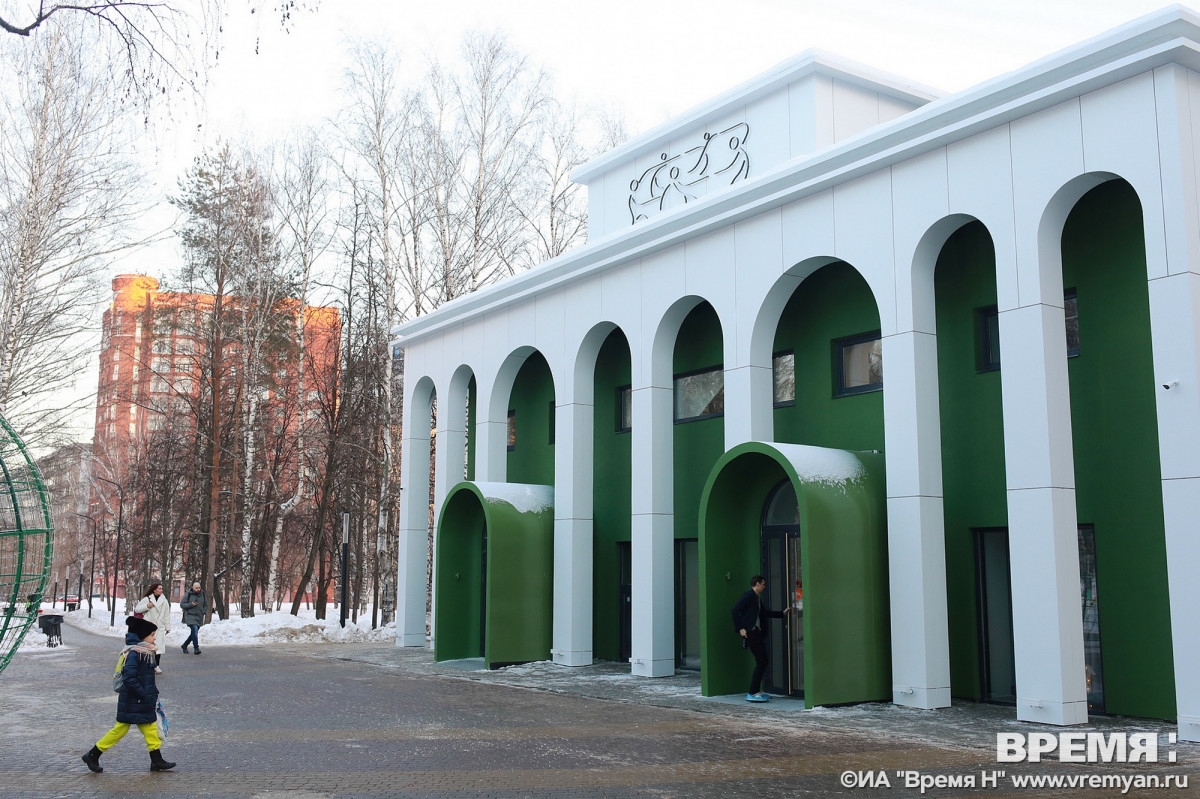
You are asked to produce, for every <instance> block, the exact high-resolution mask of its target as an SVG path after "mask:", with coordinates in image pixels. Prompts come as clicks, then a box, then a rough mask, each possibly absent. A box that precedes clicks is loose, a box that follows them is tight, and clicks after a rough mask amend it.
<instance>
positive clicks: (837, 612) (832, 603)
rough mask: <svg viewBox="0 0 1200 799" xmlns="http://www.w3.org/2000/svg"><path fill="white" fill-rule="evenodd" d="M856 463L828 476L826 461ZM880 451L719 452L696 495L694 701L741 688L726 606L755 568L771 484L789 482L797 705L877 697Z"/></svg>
mask: <svg viewBox="0 0 1200 799" xmlns="http://www.w3.org/2000/svg"><path fill="white" fill-rule="evenodd" d="M831 458H833V459H836V461H838V462H841V463H845V462H847V460H848V461H849V462H850V463H854V464H857V467H856V470H857V474H855V475H854V476H853V477H849V478H847V479H833V478H831V477H830V472H829V470H828V468H827V464H828V463H829V462H830V459H831ZM883 474H884V462H883V456H882V455H877V454H870V453H850V452H839V451H831V450H828V449H826V448H821V447H808V446H797V445H788V444H767V443H761V442H749V443H746V444H741V445H738V446H737V447H734V448H733V449H732V450H730V451H729V452H727V453H726V454H725V455H723V456H722V457H721V459H720V460H719V461H718V462H717V464H716V465H715V466H714V468H713V470H712V474H711V476H710V477H709V479H708V481H707V482H706V485H705V489H704V495H703V499H702V520H703V522H702V525H701V530H700V574H701V581H702V589H703V590H702V591H701V600H700V614H701V651H702V653H703V660H704V668H703V670H702V672H701V689H702V693H703V694H704V695H705V696H716V695H722V694H732V693H740V692H742V691H744V690H745V689H746V685H747V682H748V679H749V675H750V671H751V670H752V668H753V662H752V660H751V658H750V657H749V656H748V655H747V653H746V650H744V649H743V648H742V647H741V645H740V641H739V640H738V637H737V635H736V633H735V632H734V630H733V627H732V622H731V620H730V616H729V610H730V608H731V607H732V606H733V604H734V602H736V601H737V598H738V597H739V596H740V595H741V594H742V592H743V591H745V590H746V586H747V585H748V583H749V578H750V576H751V575H753V574H755V573H757V572H759V571H760V569H761V553H760V548H759V529H760V525H761V522H762V512H763V505H764V503H765V502H766V500H767V497H768V495H769V493H770V491H771V489H772V488H773V487H774V486H775V485H776V484H778V483H779V482H780V481H781V480H783V479H784V478H787V479H790V480H791V482H792V485H793V487H794V488H795V490H796V495H797V499H798V501H799V507H800V528H801V561H802V566H801V569H802V573H803V577H802V579H803V582H804V640H805V651H804V699H805V704H806V705H807V706H808V707H814V706H816V705H824V704H842V703H847V702H864V701H877V700H884V699H889V698H890V697H891V650H890V627H889V619H888V578H887V518H886V497H885V488H884V479H883Z"/></svg>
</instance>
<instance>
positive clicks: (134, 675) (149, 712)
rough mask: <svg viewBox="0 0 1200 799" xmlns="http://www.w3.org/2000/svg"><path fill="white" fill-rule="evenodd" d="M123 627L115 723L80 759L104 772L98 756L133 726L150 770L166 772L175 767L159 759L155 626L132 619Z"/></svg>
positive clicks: (144, 620)
mask: <svg viewBox="0 0 1200 799" xmlns="http://www.w3.org/2000/svg"><path fill="white" fill-rule="evenodd" d="M125 624H126V626H127V627H128V628H129V632H127V633H126V634H125V645H126V647H128V654H127V655H126V656H125V665H124V667H123V668H122V669H121V676H122V677H123V680H124V682H123V684H122V685H121V691H120V695H119V696H118V698H117V724H116V726H115V727H113V728H112V729H111V730H109V731H108V732H107V733H106V734H105V735H104V737H103V738H101V739H100V740H99V741H97V742H96V745H95V746H93V747H92V749H91V751H90V752H88V753H87V754H86V755H84V756H83V762H84V763H86V764H87V767H88V768H90V769H91V770H92V771H95V772H97V773H99V772H101V771H104V769H103V768H102V767H101V766H100V755H102V754H104V753H105V752H107V751H108V750H109V749H110V748H112V747H113V746H115V745H116V743H117V741H119V740H121V739H122V738H124V737H125V733H127V732H129V725H131V724H136V725H137V728H138V731H139V732H141V734H142V737H143V738H145V739H146V748H147V749H149V750H150V770H151V771H166V770H168V769H172V768H174V767H175V764H174V763H170V762H168V761H166V760H164V759H163V756H162V751H161V747H162V739H160V738H159V737H158V725H157V724H156V717H155V712H156V708H157V706H158V686H157V685H155V683H154V654H155V653H154V636H155V633H156V631H157V630H158V627H157V625H155V624H154V623H153V622H150V621H147V620H146V619H139V618H137V617H135V616H130V617H129V618H127V619H126V620H125Z"/></svg>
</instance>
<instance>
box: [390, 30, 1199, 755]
mask: <svg viewBox="0 0 1200 799" xmlns="http://www.w3.org/2000/svg"><path fill="white" fill-rule="evenodd" d="M1193 108H1196V109H1200V17H1198V16H1197V15H1196V14H1195V13H1193V12H1191V11H1189V10H1186V9H1182V8H1178V7H1175V8H1171V9H1167V10H1164V11H1162V12H1159V13H1156V14H1154V15H1151V16H1149V17H1146V18H1144V19H1141V20H1138V21H1135V22H1133V23H1130V24H1129V25H1126V26H1124V27H1122V28H1120V29H1118V30H1115V31H1113V32H1112V33H1109V34H1106V35H1104V36H1102V37H1099V38H1097V39H1094V40H1091V41H1088V42H1085V43H1083V44H1081V45H1078V46H1076V47H1073V48H1071V49H1069V50H1066V51H1064V52H1062V53H1060V54H1058V55H1055V56H1052V57H1050V58H1046V59H1043V60H1042V61H1039V62H1037V63H1034V64H1032V65H1030V66H1028V67H1026V68H1024V69H1022V70H1019V71H1017V72H1014V73H1011V74H1008V75H1004V76H1001V77H998V78H996V79H994V80H992V81H989V82H987V83H985V84H982V85H980V86H978V87H975V88H973V89H970V90H967V91H964V92H961V93H958V94H954V95H951V96H948V97H942V98H937V97H936V96H935V95H934V94H933V93H932V92H930V91H928V90H926V89H923V88H921V87H917V86H914V85H912V84H910V83H907V82H905V81H902V80H899V79H897V78H894V77H890V76H886V75H882V74H879V73H875V72H873V71H870V70H866V69H864V68H861V67H859V66H856V65H852V64H847V63H844V62H842V61H840V60H838V59H836V58H833V57H830V56H827V55H824V54H819V53H818V54H807V55H803V56H800V57H798V58H797V59H795V60H793V61H789V62H787V63H785V64H782V65H780V66H779V67H777V68H776V69H774V70H772V71H770V72H769V73H767V74H765V75H763V76H761V77H759V78H756V79H755V80H752V81H750V82H749V83H746V84H744V85H742V86H739V87H737V88H736V89H733V90H731V91H729V92H726V93H724V94H722V95H720V96H718V97H716V98H715V99H713V100H712V101H710V102H708V103H706V104H704V105H702V106H700V107H698V108H696V109H694V110H692V111H691V112H689V113H687V114H684V115H683V116H681V117H680V118H678V119H676V120H673V121H672V122H670V123H668V124H667V125H664V126H662V127H660V128H657V129H655V130H653V131H651V132H649V133H647V134H645V135H644V136H641V137H640V138H638V139H636V140H634V141H632V142H630V143H628V144H627V145H625V146H623V147H621V148H619V149H617V150H615V151H613V152H611V153H609V154H607V155H605V156H603V157H601V158H599V159H597V160H596V161H594V162H593V163H591V164H589V165H588V166H586V167H584V168H583V169H581V170H580V171H579V172H578V173H577V174H576V175H575V178H576V179H577V180H578V181H580V182H583V183H585V184H586V185H587V187H588V192H589V211H590V216H589V220H590V241H589V243H588V244H587V245H586V246H584V247H580V248H579V249H577V250H574V251H572V252H570V253H567V254H566V255H564V256H561V257H559V258H556V259H554V260H552V261H549V262H547V263H545V264H542V265H541V266H539V267H538V268H536V269H534V270H532V271H531V272H528V273H526V274H523V275H520V276H518V277H516V278H512V279H510V280H507V281H505V282H503V283H500V284H498V285H496V286H493V287H491V288H488V289H485V290H482V291H479V292H477V293H475V294H472V295H470V296H466V297H462V298H460V299H458V300H456V301H454V302H452V303H449V304H447V305H445V306H443V307H442V308H440V309H438V310H437V311H435V312H433V313H430V314H428V315H427V316H424V317H421V318H418V319H416V320H413V321H412V322H409V323H406V324H405V325H402V326H401V327H399V328H398V329H397V331H396V332H397V334H398V336H399V340H400V343H401V344H402V346H403V347H404V348H405V371H406V374H405V388H406V391H405V399H404V436H405V439H404V442H403V447H404V450H403V470H404V477H403V483H404V487H405V488H406V489H408V490H407V491H406V493H405V497H406V498H415V499H416V501H410V502H406V503H405V508H404V511H403V522H402V530H401V546H400V553H401V554H400V573H399V578H400V583H399V585H400V589H399V595H400V596H399V611H398V619H397V624H398V628H399V629H398V642H399V644H400V645H403V646H420V645H424V644H425V642H426V638H425V623H426V619H425V596H426V591H427V590H428V586H427V585H426V578H425V574H426V561H425V552H426V541H427V535H428V530H427V508H426V507H425V505H424V501H423V500H422V497H424V496H425V491H426V484H427V478H426V475H428V473H429V463H428V460H427V459H428V452H429V438H428V435H427V432H428V431H429V430H430V425H428V424H426V421H427V420H428V419H429V417H430V410H431V403H432V401H433V399H434V397H435V396H436V397H437V398H438V400H439V401H438V402H437V404H436V407H437V419H436V430H437V439H436V453H437V457H436V481H435V497H436V507H437V509H438V522H437V536H438V540H437V545H436V546H437V553H438V554H437V559H438V561H437V563H436V564H435V583H436V585H435V587H434V591H435V608H436V611H435V617H434V639H435V650H436V651H437V657H438V658H439V659H445V658H456V657H467V656H475V657H478V656H483V657H484V658H485V660H486V661H487V662H488V663H489V664H492V665H495V664H497V663H504V662H514V661H519V660H534V659H539V658H548V657H552V658H553V660H554V661H555V662H556V663H560V664H563V665H566V666H573V665H585V664H588V663H591V662H592V661H593V659H594V658H605V659H618V658H621V659H623V658H626V657H627V658H629V660H630V663H631V668H632V671H633V673H634V674H635V675H642V676H646V677H654V676H660V675H665V674H671V673H673V672H674V670H675V669H676V668H699V669H700V670H701V676H702V683H703V686H704V691H705V693H707V694H714V693H716V694H721V693H733V692H735V691H737V692H740V691H742V690H744V688H743V687H742V686H743V684H744V682H745V678H746V675H748V673H749V670H750V661H749V658H748V656H747V655H746V654H745V653H744V652H742V651H741V649H740V647H739V646H738V639H737V636H736V634H735V632H734V631H733V630H732V629H731V626H730V623H729V614H728V609H729V606H730V605H731V604H732V602H733V600H734V599H736V597H737V596H738V595H739V594H740V593H741V591H743V590H744V589H745V586H746V584H747V583H748V580H749V577H750V575H752V574H754V573H756V572H761V573H763V574H765V575H767V577H768V585H769V589H771V590H774V591H775V592H776V593H775V595H774V597H773V599H772V600H771V601H770V602H769V604H770V605H771V606H772V607H775V608H778V607H780V606H781V605H782V604H783V603H793V606H794V607H796V608H797V609H798V610H802V611H803V612H802V613H799V614H797V618H799V619H801V621H799V622H793V623H792V624H791V627H790V628H789V629H780V630H778V631H777V633H776V634H775V635H774V636H773V637H772V640H773V642H774V643H773V651H772V655H773V657H772V662H773V666H772V670H771V672H770V673H769V675H768V682H769V690H774V691H777V692H786V693H791V694H794V695H802V696H804V698H805V699H806V701H807V702H808V703H809V704H810V705H812V704H824V703H833V702H846V701H862V700H875V699H889V698H890V699H891V701H893V702H895V703H897V704H902V705H908V706H913V707H921V708H938V707H945V706H947V705H949V704H950V703H951V702H952V701H955V700H957V699H959V698H963V699H968V700H986V701H998V702H1009V703H1012V704H1015V707H1016V715H1017V718H1019V719H1023V720H1029V721H1041V722H1047V723H1051V724H1064V725H1065V724H1076V723H1081V722H1084V721H1086V720H1087V717H1088V713H1089V706H1090V707H1091V709H1092V712H1112V713H1121V714H1126V715H1135V716H1147V717H1163V718H1178V721H1179V732H1180V737H1181V738H1183V739H1186V740H1200V681H1198V680H1197V674H1198V672H1197V664H1200V623H1198V622H1197V621H1196V614H1195V612H1194V611H1195V607H1196V601H1195V600H1196V595H1197V589H1196V587H1195V581H1194V580H1193V579H1192V573H1193V572H1194V570H1195V566H1196V564H1197V563H1200V527H1198V526H1197V523H1196V520H1197V518H1198V517H1200V347H1198V344H1200V335H1198V332H1197V331H1198V329H1200V328H1198V324H1200V182H1198V173H1197V167H1198V165H1197V154H1196V148H1197V145H1198V144H1200V111H1197V112H1195V113H1196V114H1197V116H1194V112H1193ZM1001 352H1002V353H1003V359H1002V364H1001ZM884 365H886V370H885V369H884ZM884 374H886V382H884V380H883V375H884ZM464 451H465V452H467V453H468V454H467V457H466V458H465V462H464V458H463V457H462V453H464ZM877 453H882V454H877ZM464 477H468V478H470V482H468V483H465V484H462V483H463V479H464ZM805 603H807V604H805ZM780 624H782V623H780Z"/></svg>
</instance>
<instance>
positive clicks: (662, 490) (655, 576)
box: [630, 386, 675, 677]
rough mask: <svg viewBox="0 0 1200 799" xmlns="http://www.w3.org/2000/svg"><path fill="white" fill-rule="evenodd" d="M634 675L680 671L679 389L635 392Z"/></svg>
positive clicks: (645, 388)
mask: <svg viewBox="0 0 1200 799" xmlns="http://www.w3.org/2000/svg"><path fill="white" fill-rule="evenodd" d="M632 399H633V408H632V413H633V431H632V433H631V435H632V436H633V440H632V442H631V443H632V448H633V493H632V497H631V500H632V511H633V519H632V528H631V534H632V537H633V541H632V544H631V547H630V556H631V561H632V569H633V574H632V579H633V589H632V594H633V596H632V604H633V608H632V613H633V624H632V627H633V629H632V638H633V640H632V642H631V645H632V657H631V658H630V663H631V664H632V669H631V671H632V673H633V674H635V675H638V676H641V677H665V676H669V675H672V674H674V673H675V596H674V585H675V581H674V580H673V579H672V575H673V574H674V568H675V513H674V507H675V496H674V492H675V484H674V463H673V457H674V453H673V451H672V441H673V437H674V429H673V424H672V402H673V391H672V389H671V388H670V387H667V388H663V387H659V386H634V388H633V398H632Z"/></svg>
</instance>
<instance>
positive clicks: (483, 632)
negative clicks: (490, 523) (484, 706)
mask: <svg viewBox="0 0 1200 799" xmlns="http://www.w3.org/2000/svg"><path fill="white" fill-rule="evenodd" d="M480 539H481V542H480V546H479V656H480V657H481V658H486V657H487V558H488V553H487V549H488V531H487V525H486V524H485V525H484V526H483V533H482V535H481V536H480Z"/></svg>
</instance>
